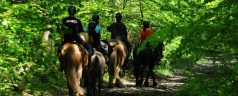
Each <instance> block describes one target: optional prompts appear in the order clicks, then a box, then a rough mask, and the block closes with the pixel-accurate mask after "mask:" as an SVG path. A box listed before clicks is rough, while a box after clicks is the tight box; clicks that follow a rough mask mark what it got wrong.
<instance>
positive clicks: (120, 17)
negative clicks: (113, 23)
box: [115, 13, 122, 21]
mask: <svg viewBox="0 0 238 96" xmlns="http://www.w3.org/2000/svg"><path fill="white" fill-rule="evenodd" d="M115 17H116V19H117V21H121V19H122V15H121V13H117V14H116V16H115Z"/></svg>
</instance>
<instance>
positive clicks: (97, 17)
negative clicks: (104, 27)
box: [92, 14, 99, 23]
mask: <svg viewBox="0 0 238 96" xmlns="http://www.w3.org/2000/svg"><path fill="white" fill-rule="evenodd" d="M92 20H93V21H95V22H96V23H98V22H99V15H98V14H94V15H93V16H92Z"/></svg>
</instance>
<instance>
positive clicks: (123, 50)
mask: <svg viewBox="0 0 238 96" xmlns="http://www.w3.org/2000/svg"><path fill="white" fill-rule="evenodd" d="M108 42H109V46H112V52H111V54H110V61H109V64H108V69H109V70H108V72H109V87H113V83H114V79H115V85H116V86H117V87H125V85H124V84H123V83H122V81H121V79H120V76H119V73H120V70H121V67H122V65H123V64H124V61H125V59H126V57H127V55H128V52H127V47H126V45H125V44H124V43H123V42H122V41H120V40H117V39H111V40H109V41H108Z"/></svg>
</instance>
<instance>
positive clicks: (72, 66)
mask: <svg viewBox="0 0 238 96" xmlns="http://www.w3.org/2000/svg"><path fill="white" fill-rule="evenodd" d="M87 65H88V54H87V52H86V51H85V50H84V47H83V46H82V45H81V44H77V43H66V44H64V45H63V47H62V50H61V52H60V67H61V68H62V69H63V70H64V73H65V78H66V80H67V85H68V89H69V95H70V96H82V95H84V94H85V90H84V89H83V88H81V87H80V79H81V77H82V72H83V70H84V68H85V67H86V66H87Z"/></svg>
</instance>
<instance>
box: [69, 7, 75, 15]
mask: <svg viewBox="0 0 238 96" xmlns="http://www.w3.org/2000/svg"><path fill="white" fill-rule="evenodd" d="M68 13H69V15H75V14H76V7H75V6H73V5H71V6H69V7H68Z"/></svg>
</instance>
